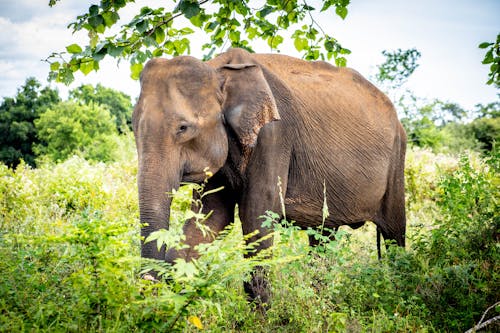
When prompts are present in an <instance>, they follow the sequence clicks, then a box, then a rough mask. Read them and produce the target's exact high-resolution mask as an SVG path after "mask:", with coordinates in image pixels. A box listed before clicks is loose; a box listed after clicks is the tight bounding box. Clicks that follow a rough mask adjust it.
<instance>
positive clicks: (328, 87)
mask: <svg viewBox="0 0 500 333" xmlns="http://www.w3.org/2000/svg"><path fill="white" fill-rule="evenodd" d="M133 128H134V134H135V139H136V144H137V151H138V158H139V171H138V172H139V174H138V187H139V205H140V220H141V223H143V224H144V226H143V227H142V229H141V235H142V236H143V237H147V236H148V235H149V234H150V233H151V232H153V231H156V230H159V229H161V228H168V227H169V214H170V203H171V198H170V197H169V196H168V195H167V193H168V192H171V191H172V190H173V189H176V188H177V187H178V186H179V184H180V182H202V181H204V179H205V177H206V170H209V171H210V172H211V173H213V177H211V178H210V179H209V180H208V184H207V189H213V188H218V187H221V186H224V189H223V190H222V191H219V192H216V193H214V194H211V195H208V196H205V197H204V198H203V200H204V202H203V206H204V210H205V211H206V212H209V211H213V213H212V215H211V217H210V219H209V220H208V221H207V224H208V226H209V227H210V228H211V229H212V230H213V231H214V232H215V233H217V232H218V231H220V230H222V229H223V228H224V227H226V226H227V225H228V224H229V223H230V222H231V221H232V220H233V217H234V209H235V205H236V204H238V207H239V217H240V219H241V221H242V228H243V233H244V234H248V233H251V232H253V231H255V230H259V231H260V233H259V234H258V236H255V237H254V238H251V239H250V241H255V240H256V238H258V237H262V236H263V235H265V234H266V233H268V230H266V229H265V228H263V227H262V226H261V223H262V219H260V218H259V217H260V216H262V215H264V213H265V212H266V211H268V210H270V211H274V212H281V208H280V207H281V202H280V189H279V187H278V185H277V184H278V181H280V182H281V188H282V189H283V192H284V205H285V209H286V214H287V218H288V219H290V220H295V221H297V222H296V223H297V225H299V226H300V227H303V228H307V227H317V226H319V225H320V224H321V222H322V205H323V198H324V194H323V189H324V186H325V188H326V199H327V203H328V207H329V210H330V216H329V217H328V219H327V220H326V221H325V226H326V227H329V228H337V227H338V226H340V225H351V226H353V227H358V226H360V225H361V224H363V223H364V222H365V221H373V222H374V223H375V224H376V225H377V228H378V230H379V231H380V232H381V233H382V235H383V237H384V238H385V239H388V240H394V241H395V242H396V243H397V245H399V246H404V244H405V228H406V219H405V200H404V160H405V150H406V134H405V131H404V129H403V127H402V126H401V123H400V122H399V120H398V118H397V115H396V112H395V109H394V106H393V105H392V103H391V102H390V101H389V99H388V98H387V97H386V96H385V95H384V94H383V93H382V92H380V91H379V90H378V89H377V88H376V87H375V86H373V85H372V84H371V83H370V82H368V81H367V80H366V79H365V78H363V77H362V76H361V75H360V74H359V73H357V72H356V71H354V70H352V69H348V68H337V67H334V66H332V65H330V64H328V63H326V62H321V61H317V62H307V61H304V60H300V59H296V58H292V57H288V56H285V55H276V54H251V53H249V52H247V51H245V50H242V49H231V50H229V51H227V52H225V53H223V54H221V55H219V56H218V57H216V58H214V59H212V60H210V61H207V62H202V61H200V60H198V59H195V58H193V57H188V56H182V57H176V58H173V59H171V60H166V59H153V60H150V61H149V62H148V63H147V64H146V66H145V67H144V70H143V72H142V75H141V94H140V97H139V100H138V102H137V105H136V107H135V110H134V113H133ZM207 168H208V169H207ZM184 233H185V234H186V242H187V244H188V245H189V246H190V247H189V248H187V249H185V250H182V251H179V252H177V251H173V250H171V251H169V252H167V253H166V252H165V249H164V248H162V249H160V250H158V249H157V247H156V244H154V243H153V242H150V243H143V244H142V250H141V255H142V256H143V257H146V258H155V259H160V260H167V261H173V260H174V259H175V258H178V257H182V258H185V259H190V258H193V257H196V255H197V253H196V251H195V250H194V248H193V247H194V246H195V245H197V244H199V243H200V242H209V241H211V240H212V239H211V238H210V236H206V237H204V236H203V235H202V233H201V232H200V230H198V229H197V228H196V226H195V225H194V223H193V222H192V221H188V222H187V223H186V224H185V226H184ZM270 242H271V241H270V240H267V241H264V242H262V243H261V244H260V248H259V249H263V248H267V247H269V246H270V245H271V244H270ZM262 283H263V280H259V277H257V274H255V276H254V279H253V281H252V282H251V283H248V284H247V285H246V290H247V292H248V293H249V295H250V297H252V298H259V297H260V300H261V301H262V302H266V301H267V297H268V295H267V291H266V290H265V289H266V288H259V284H262ZM264 284H265V282H264Z"/></svg>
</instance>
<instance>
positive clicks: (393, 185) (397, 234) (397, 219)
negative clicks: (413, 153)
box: [375, 143, 406, 247]
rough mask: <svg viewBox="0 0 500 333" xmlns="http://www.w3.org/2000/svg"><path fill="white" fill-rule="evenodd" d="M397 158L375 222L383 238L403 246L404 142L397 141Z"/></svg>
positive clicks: (404, 231)
mask: <svg viewBox="0 0 500 333" xmlns="http://www.w3.org/2000/svg"><path fill="white" fill-rule="evenodd" d="M399 145H400V147H398V148H399V149H398V150H399V154H398V155H399V159H397V160H396V161H394V164H393V166H392V168H391V171H390V174H389V178H388V184H387V190H386V193H385V195H384V198H383V200H382V206H381V208H380V211H379V214H378V217H377V219H376V220H375V223H376V224H377V229H379V232H380V233H381V234H382V236H383V237H384V239H385V240H394V241H395V242H396V244H397V245H399V246H401V247H404V246H405V233H406V213H405V186H404V159H405V150H406V145H405V143H399Z"/></svg>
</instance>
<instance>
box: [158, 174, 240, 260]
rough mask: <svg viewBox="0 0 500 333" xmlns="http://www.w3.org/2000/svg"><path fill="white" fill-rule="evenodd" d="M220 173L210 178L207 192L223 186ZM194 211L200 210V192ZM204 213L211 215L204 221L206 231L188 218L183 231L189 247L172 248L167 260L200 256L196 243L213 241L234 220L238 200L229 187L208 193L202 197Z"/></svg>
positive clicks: (189, 258)
mask: <svg viewBox="0 0 500 333" xmlns="http://www.w3.org/2000/svg"><path fill="white" fill-rule="evenodd" d="M218 178H219V175H215V176H214V179H210V180H209V182H208V184H207V186H206V187H205V192H207V191H210V190H214V189H217V188H219V187H221V186H223V183H221V182H220V181H218ZM193 199H194V200H193V202H194V203H193V207H192V209H193V211H195V212H198V210H199V208H200V207H199V205H198V204H197V203H196V202H197V201H198V200H199V199H200V194H199V193H196V192H194V193H193ZM201 204H202V206H203V207H202V213H203V214H210V217H209V218H208V219H207V220H206V221H204V225H205V226H206V227H208V230H206V232H203V231H202V230H201V229H200V228H199V226H197V224H196V221H195V220H194V218H193V219H190V220H188V221H187V222H186V223H185V224H184V226H183V233H184V235H185V236H186V239H185V242H184V243H185V244H186V245H188V247H187V248H184V249H182V250H179V251H178V250H175V249H170V250H169V251H168V252H167V254H166V261H167V262H170V263H173V262H174V260H175V259H177V258H182V259H185V260H186V261H188V260H191V259H193V258H197V257H198V256H199V254H198V252H197V251H196V249H195V247H196V245H198V244H200V243H209V242H212V241H213V240H214V239H215V238H216V237H217V235H218V234H219V232H220V231H222V229H224V228H225V227H226V226H227V225H229V224H230V223H231V222H232V221H233V220H234V206H235V204H236V201H235V199H234V195H233V194H232V193H230V191H229V190H228V189H227V188H223V189H222V190H219V191H217V192H215V193H211V194H208V195H206V196H203V197H202V198H201Z"/></svg>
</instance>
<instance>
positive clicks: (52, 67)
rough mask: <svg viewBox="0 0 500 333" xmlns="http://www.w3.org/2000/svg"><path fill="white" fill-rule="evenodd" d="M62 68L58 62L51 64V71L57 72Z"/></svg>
mask: <svg viewBox="0 0 500 333" xmlns="http://www.w3.org/2000/svg"><path fill="white" fill-rule="evenodd" d="M59 67H61V64H60V63H59V62H58V61H55V62H53V63H51V64H50V70H51V71H57V70H58V69H59Z"/></svg>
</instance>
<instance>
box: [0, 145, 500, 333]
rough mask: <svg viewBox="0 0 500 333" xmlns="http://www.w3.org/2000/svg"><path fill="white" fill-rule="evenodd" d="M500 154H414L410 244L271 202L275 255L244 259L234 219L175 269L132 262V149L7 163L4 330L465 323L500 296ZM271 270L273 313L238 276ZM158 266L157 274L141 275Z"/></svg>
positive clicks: (334, 328) (1, 209)
mask: <svg viewBox="0 0 500 333" xmlns="http://www.w3.org/2000/svg"><path fill="white" fill-rule="evenodd" d="M499 157H500V156H499V154H498V153H496V151H494V152H493V153H492V154H491V156H490V157H488V158H486V159H483V158H480V157H478V156H476V155H467V156H464V157H462V158H461V159H460V160H456V159H454V158H453V157H451V156H447V155H443V154H441V155H436V154H433V153H432V152H430V151H429V150H422V149H415V150H412V149H411V150H410V151H409V154H408V159H407V164H406V165H407V168H406V180H407V198H408V203H409V205H408V214H407V215H408V232H407V236H408V246H407V248H406V250H402V249H399V248H397V247H392V246H391V247H389V249H388V250H387V251H385V254H384V256H383V260H382V261H378V260H377V258H376V250H375V228H374V226H373V224H371V223H367V224H366V225H365V226H364V227H362V228H360V229H357V230H355V231H352V230H350V229H349V228H344V227H341V228H340V230H339V231H338V232H337V233H335V234H332V233H331V230H327V229H326V228H323V230H322V229H319V230H316V229H310V230H306V231H304V230H300V229H299V228H298V227H296V226H295V224H294V223H293V222H292V221H288V220H286V219H285V218H283V219H280V215H278V214H275V213H271V212H269V213H268V214H267V215H266V216H265V217H264V219H263V221H264V223H265V224H266V225H267V226H268V227H269V228H271V229H272V231H273V233H272V236H273V237H274V244H275V245H274V247H273V249H272V251H271V252H264V253H261V254H260V255H258V256H256V257H253V258H245V256H244V254H245V253H248V252H249V251H253V249H254V248H255V245H256V244H250V245H246V244H245V242H244V238H243V237H242V236H241V231H240V229H241V226H240V224H239V223H240V222H239V221H238V220H237V221H236V222H235V224H234V225H231V226H230V227H228V228H227V229H226V230H225V231H223V232H222V233H221V234H220V235H219V237H218V238H217V240H216V241H215V242H214V243H211V244H202V245H200V246H198V248H197V250H198V251H199V252H200V253H201V254H202V256H201V257H200V258H199V259H197V260H195V261H192V262H185V261H183V260H178V261H176V262H175V264H174V265H172V266H170V265H166V264H165V263H163V262H156V261H146V262H145V261H143V260H141V259H140V258H139V253H140V251H139V248H140V239H139V218H138V215H139V214H138V208H137V207H138V203H137V195H136V193H137V188H136V179H135V175H136V173H137V161H136V158H131V159H128V160H124V161H121V162H119V163H109V164H103V163H99V164H90V163H89V162H87V161H85V160H83V159H82V158H80V157H73V158H70V159H68V160H66V161H64V162H63V163H60V164H56V165H54V164H44V165H40V167H39V168H38V169H31V168H30V167H28V166H27V165H26V164H24V163H22V164H20V165H19V166H18V167H17V169H15V170H13V169H10V168H8V167H6V166H5V165H0V223H1V224H0V230H1V231H0V256H1V257H2V260H1V261H0V331H41V332H45V331H46V332H53V331H56V332H57V331H85V332H97V331H109V332H129V331H140V332H142V331H144V332H150V331H183V332H195V331H198V330H199V329H201V328H203V329H205V330H208V331H216V332H227V331H231V332H325V331H327V332H346V331H348V332H363V331H377V332H409V331H411V332H414V331H418V332H427V331H432V332H434V331H443V332H455V331H464V330H465V329H467V328H470V327H472V326H473V325H474V323H475V322H477V321H478V320H479V318H480V316H481V314H482V313H483V312H484V311H485V310H486V308H488V307H489V306H490V305H492V304H494V303H495V302H496V301H497V300H498V291H497V288H496V287H497V286H498V283H499V270H498V262H499V260H500V258H499V253H498V251H499V248H498V228H499V224H500V221H499V220H498V216H497V215H498V212H497V210H498V208H497V207H498V199H499V193H498V186H499V178H498V174H499V168H500V164H499ZM192 191H196V192H200V191H204V189H203V184H202V186H189V187H183V188H181V189H180V190H179V191H177V192H176V193H175V198H174V203H173V207H172V223H171V224H172V226H173V227H172V228H171V230H169V231H161V232H159V233H157V234H156V235H155V236H154V237H152V238H151V241H160V242H161V243H164V244H166V245H168V246H169V247H170V246H172V245H174V246H179V247H180V246H182V245H181V244H180V242H182V236H181V234H180V232H179V230H180V227H181V225H182V223H183V221H184V220H185V219H186V218H189V217H193V216H194V217H196V218H198V220H199V223H200V224H201V225H203V221H204V218H205V216H202V215H199V214H200V212H199V210H198V209H195V210H194V211H192V210H191V208H190V207H197V206H198V208H199V202H198V201H197V200H195V201H194V202H193V199H192V197H191V192H192ZM199 195H200V193H199ZM206 195H210V194H206ZM324 215H325V216H326V207H325V212H324ZM206 231H207V232H209V231H208V230H206ZM309 235H310V236H313V237H315V238H316V239H318V240H319V246H318V247H316V248H310V247H309V246H308V243H307V236H309ZM262 265H265V266H267V267H268V269H269V277H270V282H271V291H272V295H273V297H272V303H271V306H270V307H269V309H268V311H267V314H266V315H265V316H263V315H261V314H259V313H258V312H256V311H255V309H254V307H253V305H252V304H249V303H247V301H246V296H245V294H244V292H243V288H242V284H241V282H242V281H244V280H245V279H248V278H249V272H250V271H251V270H252V268H253V267H255V266H262ZM149 269H154V270H156V271H158V272H161V273H162V278H161V279H162V281H163V282H153V281H149V280H144V279H142V278H141V276H142V275H143V274H144V273H145V272H146V271H147V270H149ZM495 311H496V310H492V311H490V312H492V313H490V314H489V316H495V315H498V313H497V312H495ZM491 328H492V330H494V326H491Z"/></svg>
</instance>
